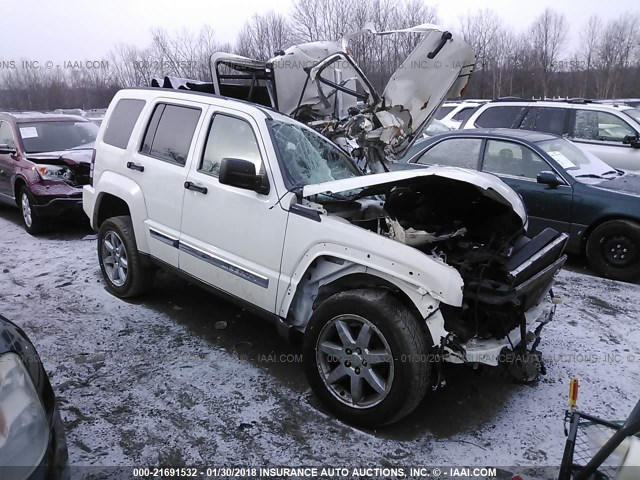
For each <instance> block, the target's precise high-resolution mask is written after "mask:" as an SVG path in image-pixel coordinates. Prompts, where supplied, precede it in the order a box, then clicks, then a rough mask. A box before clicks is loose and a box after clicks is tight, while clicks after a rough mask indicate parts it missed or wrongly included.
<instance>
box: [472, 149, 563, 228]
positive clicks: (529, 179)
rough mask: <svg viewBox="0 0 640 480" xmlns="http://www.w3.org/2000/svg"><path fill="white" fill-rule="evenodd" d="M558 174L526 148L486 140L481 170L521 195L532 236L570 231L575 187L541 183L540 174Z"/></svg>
mask: <svg viewBox="0 0 640 480" xmlns="http://www.w3.org/2000/svg"><path fill="white" fill-rule="evenodd" d="M545 170H546V171H555V169H554V168H553V167H552V166H551V165H550V164H549V163H547V162H546V161H545V160H544V159H543V158H542V157H540V156H539V155H538V154H537V153H536V152H534V151H533V150H531V149H530V148H529V147H528V146H527V145H525V144H520V143H516V142H510V141H505V140H487V144H486V146H485V150H484V154H483V156H482V171H483V172H488V173H494V174H496V175H498V176H499V177H500V178H501V179H502V180H503V181H504V182H505V183H506V184H508V185H509V186H510V187H511V188H513V189H514V190H515V191H516V192H518V193H519V194H520V196H522V199H523V200H524V204H525V207H526V208H527V213H528V214H529V230H528V234H529V236H534V235H536V234H538V233H539V232H540V231H542V230H543V229H544V228H546V227H552V228H555V229H556V230H558V231H560V232H566V233H568V232H569V227H570V226H571V209H572V202H573V187H572V186H571V185H569V184H568V183H565V184H564V185H559V186H558V187H557V188H553V189H551V188H548V186H547V185H544V184H541V183H538V182H537V180H536V177H537V175H538V173H539V172H541V171H545Z"/></svg>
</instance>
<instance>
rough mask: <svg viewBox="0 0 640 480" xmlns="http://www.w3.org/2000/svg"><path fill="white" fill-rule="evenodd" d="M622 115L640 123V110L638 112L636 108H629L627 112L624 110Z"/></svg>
mask: <svg viewBox="0 0 640 480" xmlns="http://www.w3.org/2000/svg"><path fill="white" fill-rule="evenodd" d="M622 113H624V114H625V115H626V116H628V117H631V118H633V119H634V120H635V121H636V122H638V123H640V110H637V109H636V108H629V109H627V110H622Z"/></svg>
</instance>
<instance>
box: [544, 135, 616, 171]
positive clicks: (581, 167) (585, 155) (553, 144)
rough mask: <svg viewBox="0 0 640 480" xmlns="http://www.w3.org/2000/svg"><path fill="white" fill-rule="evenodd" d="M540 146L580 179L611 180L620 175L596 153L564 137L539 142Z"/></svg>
mask: <svg viewBox="0 0 640 480" xmlns="http://www.w3.org/2000/svg"><path fill="white" fill-rule="evenodd" d="M538 146H539V147H540V148H541V149H542V150H544V151H545V152H546V153H547V154H548V155H549V156H550V157H551V158H553V159H554V160H555V161H556V162H557V163H559V164H560V166H561V167H562V168H564V169H565V170H566V171H567V173H569V174H570V175H571V176H572V177H574V178H575V179H577V180H579V181H586V180H585V179H592V180H593V179H601V180H609V179H611V178H612V177H615V176H618V175H620V173H619V172H618V171H617V170H616V169H614V168H613V167H611V166H609V165H607V164H606V163H604V162H603V161H602V160H600V159H599V158H598V157H596V156H595V155H593V154H591V153H589V152H585V151H584V150H581V149H579V148H578V147H576V146H575V145H574V144H573V143H571V142H570V141H568V140H565V139H564V138H556V139H553V140H545V141H542V142H538Z"/></svg>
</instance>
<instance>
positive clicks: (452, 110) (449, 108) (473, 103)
mask: <svg viewBox="0 0 640 480" xmlns="http://www.w3.org/2000/svg"><path fill="white" fill-rule="evenodd" d="M488 101H489V100H462V101H454V102H451V101H449V102H444V103H443V104H442V106H441V107H440V108H439V109H438V111H437V112H436V114H435V118H436V119H437V120H440V121H441V122H442V123H444V124H445V125H446V126H447V127H449V128H450V129H451V130H456V129H458V128H460V125H462V123H464V121H465V120H467V119H468V118H469V117H470V116H471V114H473V112H474V111H475V110H476V109H477V108H478V107H479V106H480V105H482V104H484V103H487V102H488Z"/></svg>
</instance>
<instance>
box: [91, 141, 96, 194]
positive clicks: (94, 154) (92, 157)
mask: <svg viewBox="0 0 640 480" xmlns="http://www.w3.org/2000/svg"><path fill="white" fill-rule="evenodd" d="M95 163H96V149H95V148H93V149H92V150H91V166H90V167H89V185H91V186H92V187H93V166H94V165H95Z"/></svg>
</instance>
